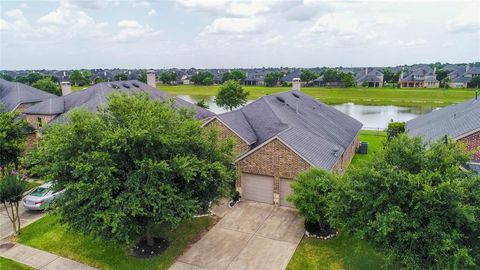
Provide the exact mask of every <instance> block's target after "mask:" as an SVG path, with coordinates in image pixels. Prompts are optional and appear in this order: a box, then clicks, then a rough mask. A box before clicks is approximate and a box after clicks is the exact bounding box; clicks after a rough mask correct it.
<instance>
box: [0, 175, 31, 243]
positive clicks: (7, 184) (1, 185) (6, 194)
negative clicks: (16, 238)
mask: <svg viewBox="0 0 480 270" xmlns="http://www.w3.org/2000/svg"><path fill="white" fill-rule="evenodd" d="M25 191H27V185H26V182H25V181H24V180H23V179H22V178H21V177H20V175H19V174H18V173H17V172H16V171H14V170H12V171H10V170H8V169H7V168H4V170H3V172H2V171H0V203H1V204H2V205H3V207H4V208H5V212H6V213H7V217H8V219H9V220H10V222H11V223H12V227H13V234H14V235H18V234H20V215H19V213H18V206H19V204H20V201H21V200H22V197H23V193H24V192H25Z"/></svg>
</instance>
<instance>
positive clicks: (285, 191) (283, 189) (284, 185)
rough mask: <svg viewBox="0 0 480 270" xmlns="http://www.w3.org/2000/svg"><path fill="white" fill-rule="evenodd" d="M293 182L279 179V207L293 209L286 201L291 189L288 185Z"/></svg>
mask: <svg viewBox="0 0 480 270" xmlns="http://www.w3.org/2000/svg"><path fill="white" fill-rule="evenodd" d="M292 182H293V180H288V179H280V205H281V206H288V207H293V204H292V203H291V202H289V201H287V198H288V196H289V195H290V194H291V193H292V188H291V187H290V185H291V184H292Z"/></svg>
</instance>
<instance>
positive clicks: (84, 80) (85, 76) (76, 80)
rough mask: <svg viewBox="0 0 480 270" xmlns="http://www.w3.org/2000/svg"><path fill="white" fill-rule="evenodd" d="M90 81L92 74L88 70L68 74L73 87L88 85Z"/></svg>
mask: <svg viewBox="0 0 480 270" xmlns="http://www.w3.org/2000/svg"><path fill="white" fill-rule="evenodd" d="M91 80H92V72H90V71H89V70H84V71H80V70H74V71H73V72H72V74H70V82H71V83H73V84H74V85H78V86H84V85H89V84H90V83H91Z"/></svg>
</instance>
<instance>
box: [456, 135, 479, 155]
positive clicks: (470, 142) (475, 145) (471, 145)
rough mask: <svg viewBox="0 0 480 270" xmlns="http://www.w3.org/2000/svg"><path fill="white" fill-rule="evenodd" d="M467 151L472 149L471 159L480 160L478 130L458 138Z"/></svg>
mask: <svg viewBox="0 0 480 270" xmlns="http://www.w3.org/2000/svg"><path fill="white" fill-rule="evenodd" d="M459 141H461V142H463V143H464V144H465V146H466V147H467V150H468V151H473V152H474V154H473V155H472V160H476V161H480V131H478V132H476V133H473V134H471V135H469V136H467V137H465V138H462V139H460V140H459Z"/></svg>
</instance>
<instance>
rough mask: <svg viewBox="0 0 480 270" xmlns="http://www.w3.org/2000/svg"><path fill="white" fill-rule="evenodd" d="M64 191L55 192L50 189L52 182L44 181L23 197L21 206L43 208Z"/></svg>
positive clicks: (34, 208)
mask: <svg viewBox="0 0 480 270" xmlns="http://www.w3.org/2000/svg"><path fill="white" fill-rule="evenodd" d="M64 191H65V190H60V191H58V192H55V191H54V190H53V189H52V182H48V183H45V184H43V185H41V186H39V187H37V188H35V189H34V190H33V191H32V192H30V193H29V194H28V195H27V196H25V197H24V198H23V206H24V207H25V208H27V209H29V210H43V209H45V208H46V207H47V206H48V204H49V203H51V202H52V201H53V200H55V198H57V197H58V196H60V195H62V194H63V192H64Z"/></svg>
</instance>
